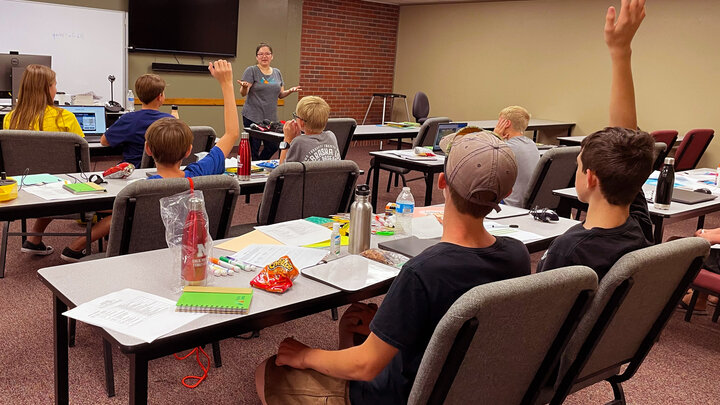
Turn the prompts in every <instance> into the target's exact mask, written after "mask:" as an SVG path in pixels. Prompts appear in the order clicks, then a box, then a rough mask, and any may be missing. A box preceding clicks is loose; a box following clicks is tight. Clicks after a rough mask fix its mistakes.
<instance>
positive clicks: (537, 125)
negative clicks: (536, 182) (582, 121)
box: [455, 118, 575, 142]
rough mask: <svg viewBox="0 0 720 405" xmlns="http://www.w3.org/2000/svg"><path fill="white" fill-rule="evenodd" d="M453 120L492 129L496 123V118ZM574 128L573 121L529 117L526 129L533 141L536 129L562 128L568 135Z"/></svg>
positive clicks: (535, 136)
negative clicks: (531, 132) (531, 135)
mask: <svg viewBox="0 0 720 405" xmlns="http://www.w3.org/2000/svg"><path fill="white" fill-rule="evenodd" d="M455 122H467V124H468V125H472V126H476V127H479V128H483V129H489V130H493V129H495V125H497V122H498V120H496V119H495V120H482V121H458V120H456V121H455ZM573 128H575V123H574V122H568V121H553V120H544V119H539V118H530V121H529V122H528V127H527V130H528V131H533V141H535V142H537V134H538V131H543V130H553V129H556V130H563V131H567V134H568V137H569V136H570V135H571V134H572V130H573Z"/></svg>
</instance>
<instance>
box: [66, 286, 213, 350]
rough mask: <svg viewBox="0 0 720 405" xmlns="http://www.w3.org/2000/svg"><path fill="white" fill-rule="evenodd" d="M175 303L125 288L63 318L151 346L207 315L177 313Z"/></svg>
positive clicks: (76, 309)
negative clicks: (130, 337)
mask: <svg viewBox="0 0 720 405" xmlns="http://www.w3.org/2000/svg"><path fill="white" fill-rule="evenodd" d="M175 304H176V302H175V301H173V300H169V299H167V298H163V297H159V296H157V295H154V294H149V293H146V292H143V291H138V290H133V289H131V288H126V289H124V290H120V291H116V292H113V293H110V294H107V295H103V296H102V297H98V298H95V299H94V300H92V301H89V302H86V303H84V304H81V305H79V306H77V307H75V308H73V309H71V310H69V311H66V312H65V313H64V314H63V315H65V316H67V317H69V318H73V319H77V320H78V321H81V322H85V323H88V324H90V325H95V326H99V327H101V328H105V329H111V330H114V331H116V332H120V333H123V334H125V335H128V336H132V337H134V338H137V339H140V340H142V341H145V342H148V343H150V342H152V341H153V340H155V339H157V338H159V337H160V336H163V335H166V334H168V333H170V332H172V331H173V330H175V329H177V328H179V327H181V326H183V325H185V324H187V323H190V322H192V321H193V320H195V319H198V318H200V317H201V316H204V315H205V314H201V313H200V314H196V313H188V312H175Z"/></svg>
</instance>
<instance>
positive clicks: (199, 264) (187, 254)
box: [182, 196, 208, 285]
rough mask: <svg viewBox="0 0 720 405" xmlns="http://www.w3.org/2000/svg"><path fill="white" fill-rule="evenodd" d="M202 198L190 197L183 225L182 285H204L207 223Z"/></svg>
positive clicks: (206, 256)
mask: <svg viewBox="0 0 720 405" xmlns="http://www.w3.org/2000/svg"><path fill="white" fill-rule="evenodd" d="M204 211H205V207H204V203H203V200H202V199H201V198H198V197H195V196H193V197H190V212H188V215H187V218H186V219H185V225H184V226H183V237H182V278H183V283H184V285H205V270H206V268H207V263H208V252H207V251H206V243H207V240H208V234H207V232H208V231H207V224H206V222H205V215H203V214H204Z"/></svg>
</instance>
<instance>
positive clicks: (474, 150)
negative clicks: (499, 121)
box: [440, 127, 517, 211]
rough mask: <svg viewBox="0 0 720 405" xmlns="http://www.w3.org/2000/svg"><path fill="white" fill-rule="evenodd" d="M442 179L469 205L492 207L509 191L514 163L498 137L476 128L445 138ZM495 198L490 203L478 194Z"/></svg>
mask: <svg viewBox="0 0 720 405" xmlns="http://www.w3.org/2000/svg"><path fill="white" fill-rule="evenodd" d="M440 148H441V149H442V150H443V151H444V152H445V179H446V180H447V183H448V184H449V185H450V187H452V189H453V190H454V191H455V192H456V193H458V194H460V196H462V197H463V198H464V199H466V200H468V201H469V202H471V203H474V204H478V205H484V206H489V207H493V208H494V209H495V210H496V211H500V206H499V205H498V204H499V203H500V201H502V199H503V198H505V197H506V196H507V195H508V194H510V191H511V190H512V187H513V185H514V184H515V178H516V177H517V161H516V160H515V154H514V153H513V151H512V150H511V149H510V147H509V146H508V145H507V144H506V143H505V142H503V141H502V140H501V139H500V138H498V137H497V136H495V135H493V134H491V133H489V132H486V131H484V130H482V129H481V128H478V127H465V128H463V129H461V130H460V131H458V132H456V133H454V134H450V135H448V136H446V137H444V138H443V139H442V140H441V141H440ZM481 191H489V192H491V193H493V194H495V197H494V198H493V199H492V200H491V201H487V200H486V199H484V198H480V196H479V195H478V194H477V193H478V192H481Z"/></svg>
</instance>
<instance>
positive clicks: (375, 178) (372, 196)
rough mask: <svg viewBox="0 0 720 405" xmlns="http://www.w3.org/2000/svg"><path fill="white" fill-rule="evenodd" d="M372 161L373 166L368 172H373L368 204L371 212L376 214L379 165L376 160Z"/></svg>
mask: <svg viewBox="0 0 720 405" xmlns="http://www.w3.org/2000/svg"><path fill="white" fill-rule="evenodd" d="M372 160H373V166H372V168H371V169H370V170H372V172H373V178H372V191H370V204H372V207H373V212H377V197H378V183H379V182H380V163H378V160H377V159H372Z"/></svg>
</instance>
